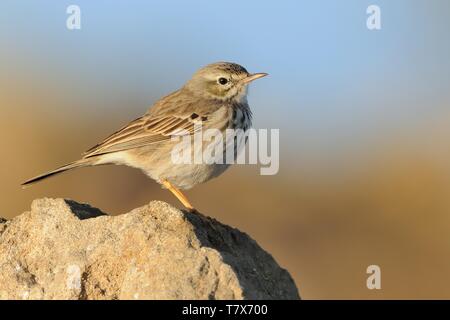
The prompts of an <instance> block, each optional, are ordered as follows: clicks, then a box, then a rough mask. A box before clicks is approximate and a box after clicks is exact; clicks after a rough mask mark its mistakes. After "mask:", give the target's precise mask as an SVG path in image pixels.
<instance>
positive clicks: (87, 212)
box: [0, 199, 299, 299]
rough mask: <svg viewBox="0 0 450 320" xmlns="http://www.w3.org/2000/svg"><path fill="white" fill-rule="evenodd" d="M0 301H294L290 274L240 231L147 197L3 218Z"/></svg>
mask: <svg viewBox="0 0 450 320" xmlns="http://www.w3.org/2000/svg"><path fill="white" fill-rule="evenodd" d="M0 298H3V299H299V295H298V291H297V288H296V286H295V284H294V282H293V280H292V278H291V277H290V275H289V273H288V272H287V271H286V270H284V269H282V268H280V267H279V266H278V264H277V263H276V262H275V260H274V259H273V258H272V257H271V256H270V255H269V254H268V253H266V252H265V251H264V250H262V249H261V248H260V247H259V246H258V244H257V243H256V242H255V241H254V240H252V239H251V238H250V237H249V236H247V235H246V234H244V233H242V232H240V231H239V230H237V229H234V228H231V227H228V226H225V225H223V224H221V223H219V222H217V221H216V220H214V219H212V218H208V217H205V216H203V215H200V214H193V213H187V212H184V211H180V210H178V209H175V208H174V207H171V206H170V205H168V204H167V203H164V202H160V201H153V202H151V203H150V204H149V205H147V206H144V207H141V208H137V209H135V210H133V211H131V212H130V213H127V214H123V215H119V216H108V215H106V214H104V213H102V212H101V211H100V210H98V209H95V208H92V207H90V206H88V205H82V204H78V203H76V202H74V201H71V200H63V199H40V200H35V201H34V202H33V204H32V206H31V211H30V212H25V213H23V214H21V215H19V216H17V217H16V218H14V219H13V220H11V221H6V220H4V219H0Z"/></svg>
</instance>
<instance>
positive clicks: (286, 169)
mask: <svg viewBox="0 0 450 320" xmlns="http://www.w3.org/2000/svg"><path fill="white" fill-rule="evenodd" d="M71 4H77V5H79V6H80V8H81V30H68V29H67V28H66V19H67V17H68V14H66V8H67V7H68V6H69V5H71ZM371 4H376V5H378V6H380V8H381V26H382V29H381V30H379V31H370V30H368V29H367V27H366V19H367V17H368V15H367V14H366V8H367V7H368V6H369V5H371ZM448 30H450V2H449V1H447V0H441V1H439V0H431V1H426V2H425V1H420V0H417V1H414V0H397V1H387V0H384V1H383V0H371V1H365V0H358V1H356V0H355V1H345V2H343V1H338V0H328V1H325V0H321V1H317V0H314V1H313V0H308V1H277V2H276V1H257V2H256V1H245V2H244V1H237V0H229V1H222V2H218V1H206V0H204V1H189V2H187V1H181V0H180V1H164V2H162V1H158V2H157V1H80V0H77V1H58V2H55V1H39V2H37V1H2V2H1V3H0V70H1V72H0V134H1V142H0V146H1V155H2V156H1V157H0V178H1V184H0V216H3V217H6V218H13V217H14V216H16V215H18V214H20V213H22V212H24V211H26V210H29V208H30V203H31V201H32V200H33V199H35V198H41V197H64V198H71V199H74V200H76V201H78V202H86V203H90V204H91V205H92V206H95V207H98V208H100V209H102V210H103V211H105V212H108V213H111V214H121V213H125V212H128V211H130V210H131V209H133V208H135V207H138V206H142V205H145V204H146V203H148V202H150V201H151V200H164V201H167V202H169V203H171V204H174V205H176V206H180V205H179V203H178V202H177V200H176V199H175V198H174V197H173V196H172V195H171V194H170V193H169V192H167V191H164V190H161V188H160V187H159V186H158V185H157V184H156V183H155V182H153V181H151V180H150V179H148V178H146V177H145V176H144V175H143V174H142V173H141V172H139V171H137V170H134V169H131V168H127V167H119V166H104V167H98V168H87V169H80V170H78V171H72V172H70V173H67V174H64V175H61V176H58V177H55V178H54V179H49V180H46V181H44V182H42V183H40V184H37V185H34V186H32V187H30V188H28V189H25V190H22V189H21V187H20V183H21V182H23V181H24V180H26V179H27V178H30V177H32V176H35V175H37V174H39V173H42V172H44V171H47V170H49V169H53V168H55V167H57V166H60V165H62V164H65V163H67V162H70V161H72V160H75V159H78V158H79V156H80V154H81V153H82V152H83V151H85V150H86V149H88V148H89V147H91V146H92V145H94V144H96V143H97V142H99V141H100V140H101V139H103V138H104V137H106V136H107V135H109V134H110V133H112V132H113V131H114V130H116V129H118V128H119V127H120V126H122V125H124V124H126V123H127V122H128V121H130V120H132V119H134V118H136V117H138V116H140V115H141V114H143V113H144V112H145V111H146V109H147V108H148V107H149V106H150V105H151V104H152V103H153V102H154V101H156V100H157V99H158V98H159V97H161V96H163V95H165V94H167V93H170V92H171V91H173V90H176V89H178V88H179V87H180V86H181V85H182V84H183V83H184V82H185V81H186V80H187V79H188V78H189V77H190V76H191V74H192V73H193V72H194V71H195V70H196V69H197V68H199V67H200V66H203V65H205V64H208V63H211V62H215V61H222V60H225V61H234V62H237V63H239V64H242V65H244V66H245V67H246V68H247V69H248V70H249V71H250V72H268V73H269V74H270V77H268V78H265V79H263V80H260V81H257V82H255V83H254V84H253V85H252V87H251V88H250V96H249V102H250V105H251V106H252V109H253V112H254V126H255V127H256V128H279V129H280V139H281V141H280V152H281V155H280V171H279V173H278V174H277V175H275V176H261V175H259V167H258V166H249V165H242V166H235V167H233V168H231V169H230V170H228V171H227V172H226V173H225V174H224V175H222V176H221V177H220V178H219V179H215V180H212V181H210V182H208V183H206V184H203V185H200V186H197V187H196V188H194V189H192V190H190V191H188V192H187V195H188V196H189V197H190V199H191V200H192V202H193V203H194V205H196V207H197V208H198V209H199V210H200V211H201V212H203V213H205V214H207V215H209V216H212V217H215V218H216V219H218V220H220V221H222V222H223V223H226V224H229V225H232V226H235V227H237V228H239V229H240V230H242V231H245V232H247V233H248V234H250V235H251V236H252V237H253V238H254V239H255V240H257V241H258V243H259V244H260V245H261V246H262V247H263V248H265V249H266V250H267V251H269V252H270V253H271V254H272V255H273V256H274V257H275V259H276V260H277V261H278V262H279V264H280V265H281V266H283V267H284V268H286V269H287V270H288V271H289V272H290V273H291V275H292V276H293V278H294V279H295V281H296V283H297V286H298V288H299V290H300V294H301V296H302V297H303V298H305V299H320V298H322V299H336V298H337V299H381V298H387V299H393V298H401V299H412V298H415V299H421V298H425V299H428V298H436V299H444V298H446V299H449V298H450V277H449V273H448V272H449V270H450V254H449V252H450V235H449V227H450V194H449V193H450V163H449V159H450V126H449V123H450V108H449V107H450V104H449V102H450V61H449V57H450V39H449V36H448ZM372 264H376V265H379V266H380V267H381V274H382V276H381V285H382V288H381V290H368V289H367V287H366V278H367V277H368V275H367V274H366V268H367V266H369V265H372Z"/></svg>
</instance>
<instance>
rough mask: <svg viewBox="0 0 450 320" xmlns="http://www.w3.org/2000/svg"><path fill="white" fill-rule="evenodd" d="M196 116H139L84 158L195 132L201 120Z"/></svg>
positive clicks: (90, 150)
mask: <svg viewBox="0 0 450 320" xmlns="http://www.w3.org/2000/svg"><path fill="white" fill-rule="evenodd" d="M195 118H197V117H193V116H192V115H190V116H188V117H181V116H165V117H164V116H160V117H149V116H144V117H141V118H138V119H136V120H134V121H132V122H130V123H129V124H128V125H127V126H125V127H123V128H121V129H120V130H119V131H117V132H115V133H113V134H112V135H110V136H109V137H107V138H106V139H105V140H103V142H101V143H99V144H97V145H96V146H94V147H93V148H91V149H89V150H88V151H86V153H85V154H84V158H89V157H92V156H96V155H100V154H105V153H111V152H117V151H124V150H128V149H133V148H140V147H144V146H148V145H151V144H154V143H157V142H161V141H166V140H170V138H171V136H173V135H180V134H181V135H184V134H193V133H194V131H195V128H196V126H195V124H198V123H199V122H200V121H198V120H193V119H195ZM202 120H205V117H203V119H202Z"/></svg>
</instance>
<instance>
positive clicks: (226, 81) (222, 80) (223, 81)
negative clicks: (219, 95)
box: [217, 78, 228, 85]
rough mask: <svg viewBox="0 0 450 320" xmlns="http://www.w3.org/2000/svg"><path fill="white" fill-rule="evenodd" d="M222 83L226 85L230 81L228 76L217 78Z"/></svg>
mask: <svg viewBox="0 0 450 320" xmlns="http://www.w3.org/2000/svg"><path fill="white" fill-rule="evenodd" d="M217 81H218V82H219V83H220V84H221V85H226V84H227V83H228V79H226V78H219V80H217Z"/></svg>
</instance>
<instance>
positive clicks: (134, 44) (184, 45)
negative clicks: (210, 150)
mask: <svg viewBox="0 0 450 320" xmlns="http://www.w3.org/2000/svg"><path fill="white" fill-rule="evenodd" d="M70 4H77V5H79V6H80V8H81V13H82V18H81V21H82V29H81V30H79V31H69V30H67V29H66V27H65V20H66V18H67V14H66V13H65V10H66V7H67V6H68V5H70ZM370 4H376V5H379V6H380V8H381V14H382V16H381V18H382V29H381V30H379V31H369V30H368V29H367V28H366V18H367V15H366V8H367V6H368V5H370ZM449 18H450V2H448V1H446V0H442V1H438V0H431V1H426V2H425V1H419V0H417V1H413V0H410V1H408V0H396V1H381V0H371V1H365V0H359V1H356V0H353V1H345V2H344V1H338V0H334V1H332V0H328V1H325V0H320V1H317V0H316V1H312V0H311V1H236V0H229V1H206V0H204V1H58V2H55V1H39V2H37V1H2V3H1V4H0V41H1V47H2V50H1V52H0V58H1V62H0V63H1V65H3V67H5V68H9V69H10V70H12V71H14V70H26V71H32V72H30V73H32V74H33V75H34V76H35V77H36V79H41V80H42V79H45V83H47V84H48V85H49V86H52V85H55V84H57V85H60V86H61V87H65V88H70V90H68V91H70V92H71V93H72V94H76V95H77V96H83V97H85V98H86V99H91V98H92V99H93V102H95V99H98V97H99V96H101V97H103V99H107V100H108V99H110V100H111V101H129V102H130V103H129V106H128V107H129V108H133V110H134V109H135V110H136V111H135V112H136V114H139V113H140V112H141V111H142V110H144V109H143V108H145V106H148V105H150V104H151V103H152V102H153V101H154V100H155V99H157V98H158V97H160V96H162V95H163V94H166V93H168V92H170V91H173V90H175V89H177V88H178V87H180V86H181V85H182V84H183V82H184V81H185V80H186V79H187V78H189V76H190V75H191V74H192V73H193V72H194V71H195V70H196V69H197V68H198V67H200V66H202V65H205V64H207V63H210V62H214V61H218V60H228V61H234V62H238V63H240V64H242V65H244V66H245V67H246V68H247V69H248V70H250V71H254V72H260V71H262V72H268V73H269V74H270V77H268V78H265V79H263V80H261V81H259V82H257V83H255V84H254V85H253V87H252V88H251V91H250V103H251V105H252V108H253V110H254V113H255V125H256V126H258V127H268V128H271V127H272V128H280V129H281V134H282V137H285V138H286V137H287V136H289V137H292V136H295V137H296V139H298V141H299V143H300V142H304V143H305V145H308V144H309V145H316V144H317V145H321V144H325V145H326V144H327V143H328V144H335V143H344V142H349V143H350V144H351V143H353V142H357V141H364V139H367V138H368V137H370V136H371V135H373V134H379V133H380V132H381V131H383V132H387V134H389V132H391V130H397V129H398V128H402V127H408V126H414V125H415V124H416V123H417V122H420V121H423V119H424V118H429V117H440V116H442V114H444V113H445V112H446V107H448V102H449V100H450V99H449V92H448V91H449V90H448V88H449V84H450V79H449V77H450V76H449V75H450V62H449V59H448V57H449V56H450V41H449V37H448V30H450V19H449ZM68 94H69V93H68ZM111 106H112V108H121V106H120V104H114V103H112V104H111ZM99 108H101V107H99ZM100 111H101V110H100ZM283 133H284V134H283ZM336 139H337V140H336ZM358 139H359V140H358ZM361 139H363V140H361Z"/></svg>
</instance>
